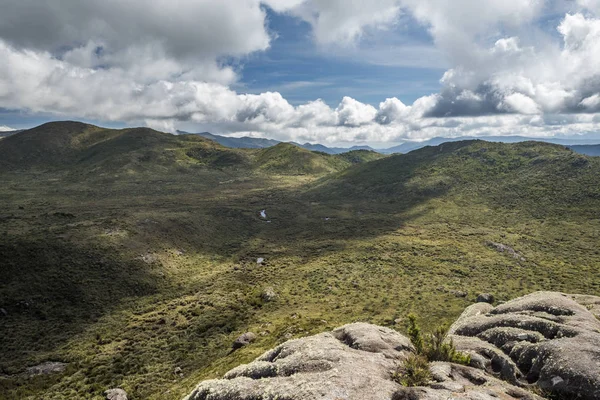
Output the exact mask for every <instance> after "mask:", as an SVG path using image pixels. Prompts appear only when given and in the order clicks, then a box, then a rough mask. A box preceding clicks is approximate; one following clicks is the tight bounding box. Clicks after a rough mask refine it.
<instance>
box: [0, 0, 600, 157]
mask: <svg viewBox="0 0 600 400" xmlns="http://www.w3.org/2000/svg"><path fill="white" fill-rule="evenodd" d="M0 10H1V12H0V60H2V61H1V62H0V130H9V129H22V128H28V127H32V126H35V125H38V124H41V123H43V122H46V121H49V120H65V119H75V120H82V121H87V122H90V123H94V124H98V125H101V126H106V127H125V126H149V127H152V128H155V129H158V130H161V131H167V132H175V131H177V130H185V131H188V132H202V131H210V132H212V133H215V134H222V135H232V136H254V137H268V138H273V139H278V140H284V141H297V142H313V143H317V142H318V143H322V144H325V145H357V144H370V145H374V146H384V145H387V144H390V145H392V144H396V143H401V142H405V141H422V140H427V139H430V138H433V137H460V136H490V135H493V136H501V135H523V136H528V137H562V136H574V135H587V136H589V135H598V138H599V140H600V133H599V132H600V129H599V128H600V0H487V1H481V0H452V1H448V0H377V1H370V2H367V1H364V0H127V1H122V0H87V1H81V0H47V1H44V2H40V1H38V0H0Z"/></svg>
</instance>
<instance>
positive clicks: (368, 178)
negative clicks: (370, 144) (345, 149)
mask: <svg viewBox="0 0 600 400" xmlns="http://www.w3.org/2000/svg"><path fill="white" fill-rule="evenodd" d="M597 183H598V184H600V159H597V158H595V157H588V156H584V155H580V154H577V153H576V152H574V151H572V150H570V149H568V148H566V147H565V146H561V145H555V144H550V143H544V142H519V143H513V144H507V143H499V142H487V141H483V140H476V141H460V142H448V143H444V144H442V145H440V146H437V147H424V148H421V149H418V150H415V151H412V152H410V153H408V154H406V155H402V156H400V155H396V156H392V157H387V158H384V159H381V160H378V161H374V162H371V163H367V164H364V165H360V166H358V167H357V168H353V169H349V170H347V171H345V172H344V173H343V174H341V176H338V177H336V178H335V179H330V180H329V182H328V183H327V184H322V185H321V186H320V187H319V189H318V192H317V193H318V194H319V197H320V198H323V197H330V196H333V197H340V196H343V197H352V198H368V199H369V200H372V199H373V198H390V199H391V201H398V202H401V203H402V204H412V203H414V202H420V201H423V200H424V199H430V198H438V197H442V198H457V197H456V196H458V197H462V196H465V195H466V194H467V193H468V196H470V197H471V198H470V199H469V200H468V201H466V202H467V203H471V202H484V203H486V204H489V206H490V207H501V208H511V207H515V209H518V210H519V211H521V212H530V213H533V215H540V214H545V215H551V214H552V213H553V212H557V213H558V212H559V211H558V210H560V209H564V208H574V207H576V208H577V209H578V210H579V211H581V212H583V213H589V212H591V210H593V209H595V208H596V207H598V206H600V203H599V202H600V185H598V184H597ZM586 207H590V208H589V209H586ZM590 215H591V214H590Z"/></svg>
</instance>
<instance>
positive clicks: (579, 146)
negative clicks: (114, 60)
mask: <svg viewBox="0 0 600 400" xmlns="http://www.w3.org/2000/svg"><path fill="white" fill-rule="evenodd" d="M178 133H180V134H184V133H188V132H183V131H178ZM197 135H199V136H202V137H204V138H207V139H210V140H213V141H215V142H217V143H219V144H221V145H222V146H225V147H231V148H249V149H260V148H267V147H272V146H275V145H277V144H279V143H282V142H280V141H278V140H273V139H263V138H251V137H247V136H246V137H241V138H234V137H227V136H220V135H214V134H212V133H209V132H202V133H198V134H197ZM464 140H485V141H488V142H502V143H519V142H528V141H537V142H545V143H553V144H560V145H563V146H567V147H570V148H572V149H573V151H576V152H578V153H581V154H586V155H591V156H598V155H600V145H598V144H597V143H598V142H600V139H594V138H590V137H585V136H584V137H581V138H566V139H558V138H556V139H555V138H531V137H526V136H486V137H476V136H463V137H458V138H444V137H436V138H433V139H429V140H425V141H423V142H406V143H402V144H400V145H398V146H394V147H390V148H387V149H373V148H372V147H369V146H354V147H351V148H344V147H327V146H324V145H322V144H312V143H304V144H300V143H295V142H290V143H291V144H294V145H296V146H299V147H302V148H305V149H307V150H311V151H320V152H322V153H327V154H343V153H347V152H349V151H354V150H370V151H376V152H378V153H381V154H397V153H402V154H406V153H410V152H411V151H414V150H418V149H421V148H423V147H426V146H439V145H440V144H442V143H447V142H458V141H464Z"/></svg>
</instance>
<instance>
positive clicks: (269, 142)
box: [177, 131, 375, 154]
mask: <svg viewBox="0 0 600 400" xmlns="http://www.w3.org/2000/svg"><path fill="white" fill-rule="evenodd" d="M177 132H178V133H179V134H189V133H188V132H185V131H177ZM195 135H198V136H202V137H204V138H206V139H210V140H213V141H215V142H217V143H219V144H220V145H222V146H225V147H229V148H234V149H265V148H268V147H273V146H276V145H278V144H280V143H284V142H280V141H278V140H273V139H264V138H252V137H247V136H244V137H240V138H236V137H229V136H222V135H214V134H212V133H209V132H201V133H196V134H195ZM289 143H291V144H293V145H296V146H298V147H302V148H304V149H306V150H310V151H319V152H322V153H327V154H343V153H348V152H351V151H356V150H367V151H375V150H374V149H373V148H371V147H369V146H353V147H351V148H344V147H327V146H324V145H322V144H312V143H304V144H300V143H295V142H289Z"/></svg>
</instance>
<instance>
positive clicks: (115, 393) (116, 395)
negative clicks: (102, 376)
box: [104, 389, 127, 400]
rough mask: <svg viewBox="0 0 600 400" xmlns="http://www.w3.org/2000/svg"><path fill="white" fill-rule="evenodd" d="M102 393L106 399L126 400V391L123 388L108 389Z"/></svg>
mask: <svg viewBox="0 0 600 400" xmlns="http://www.w3.org/2000/svg"><path fill="white" fill-rule="evenodd" d="M104 395H105V396H106V400H127V392H126V391H124V390H123V389H109V390H107V391H106V392H104Z"/></svg>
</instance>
